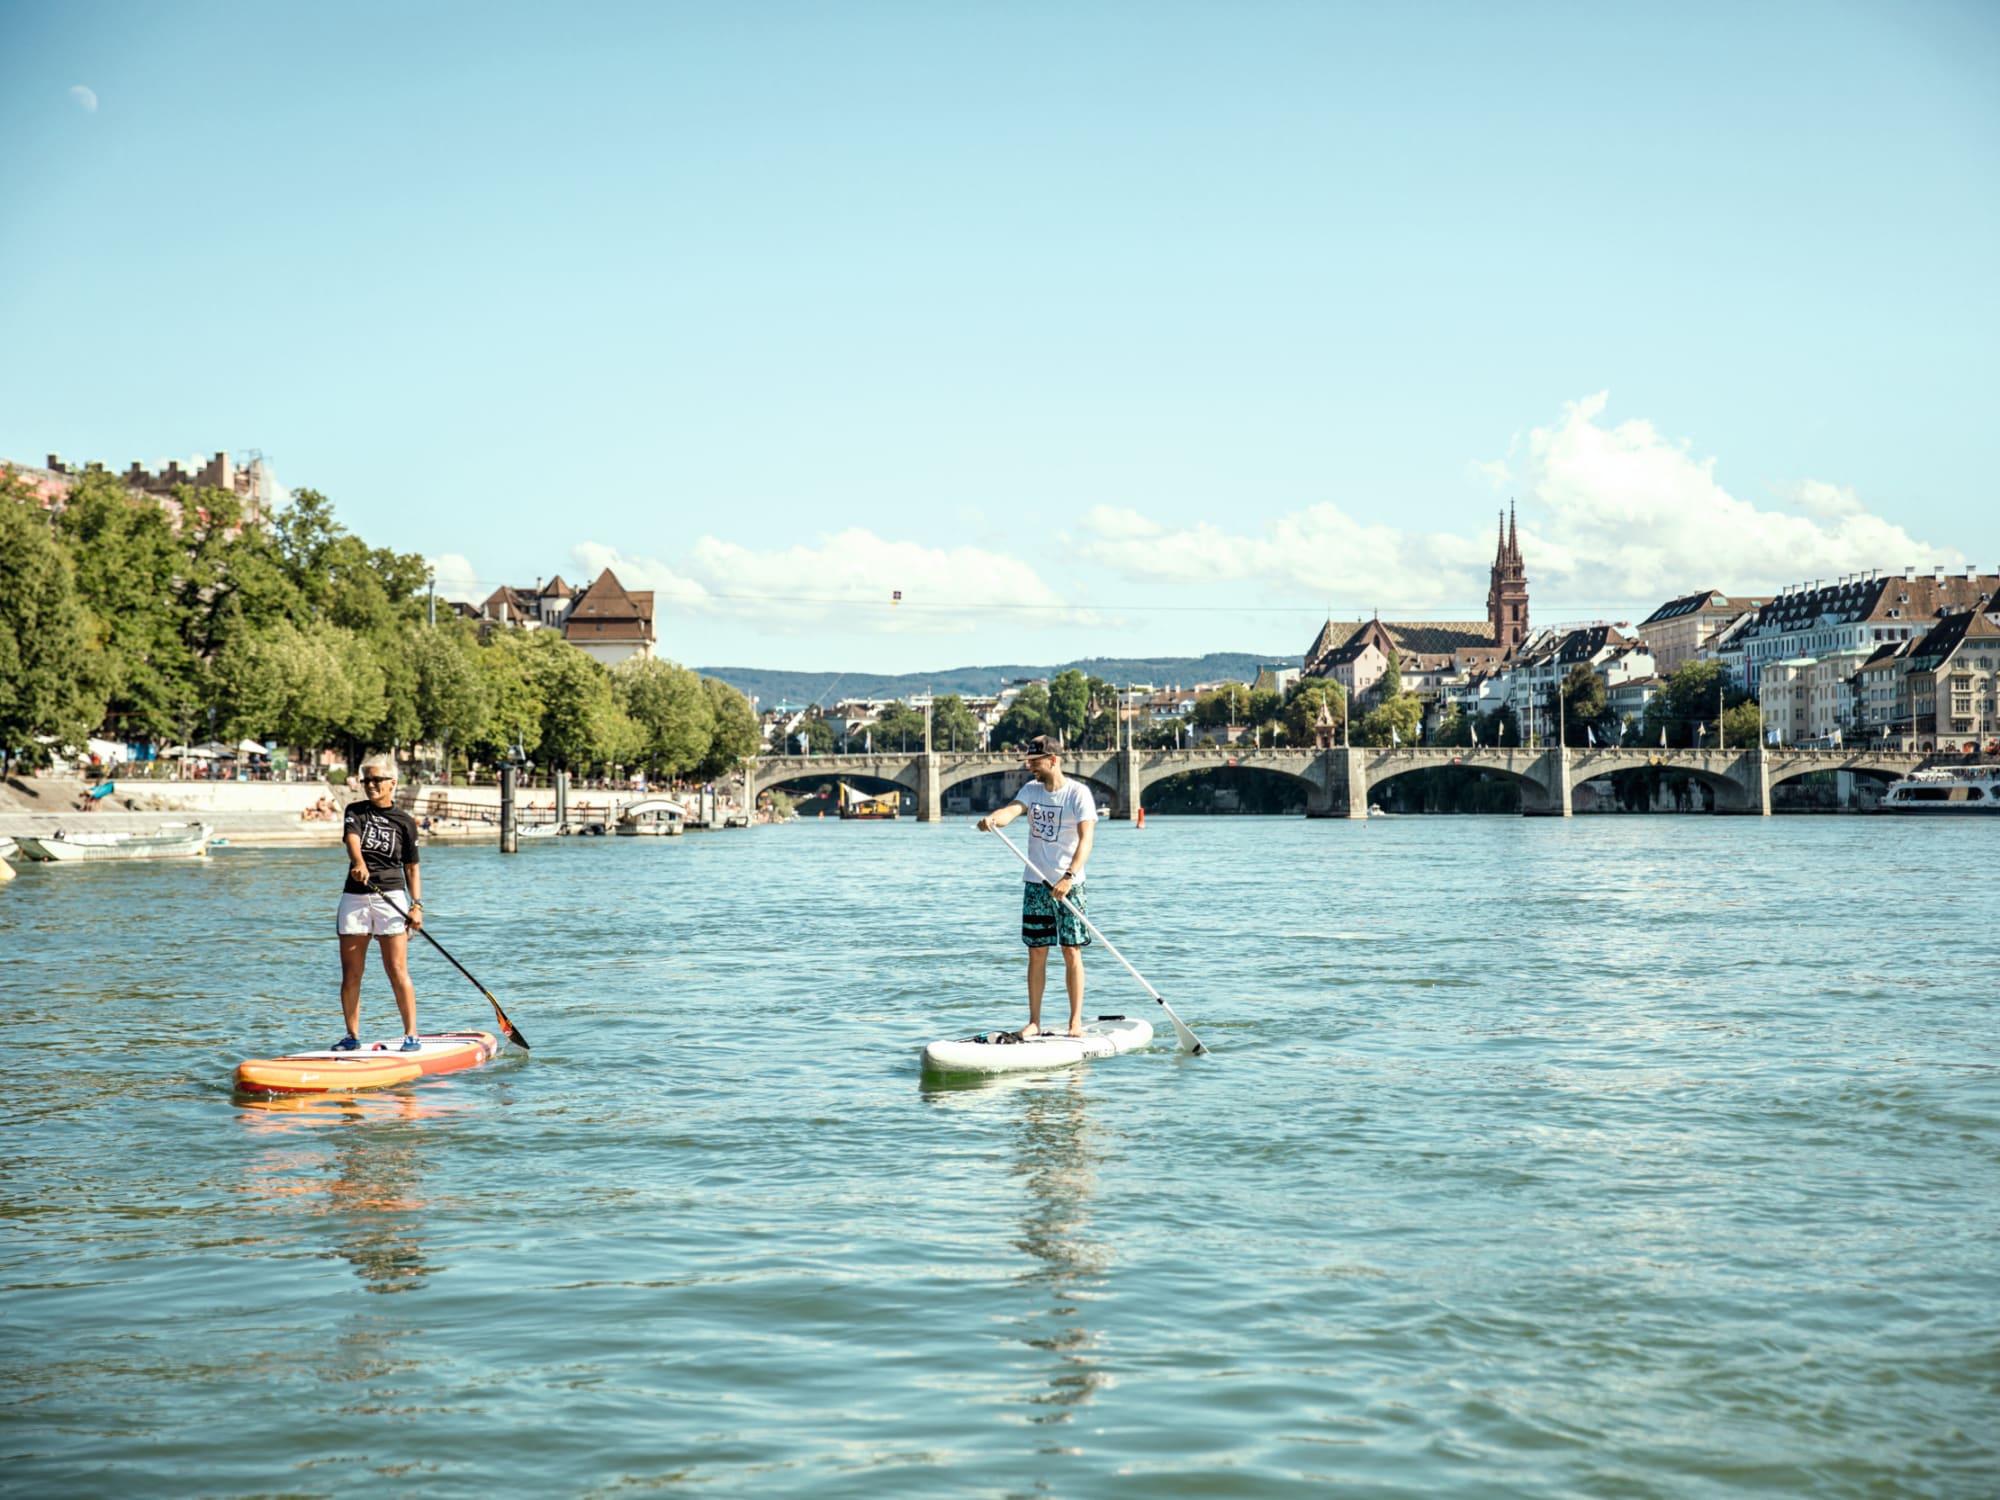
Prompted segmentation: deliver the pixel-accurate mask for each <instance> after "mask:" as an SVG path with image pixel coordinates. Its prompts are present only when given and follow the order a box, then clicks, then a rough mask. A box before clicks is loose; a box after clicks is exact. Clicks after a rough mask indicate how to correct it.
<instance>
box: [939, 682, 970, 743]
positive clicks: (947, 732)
mask: <svg viewBox="0 0 2000 1500" xmlns="http://www.w3.org/2000/svg"><path fill="white" fill-rule="evenodd" d="M931 745H932V746H933V748H935V749H938V750H976V749H978V748H979V721H978V720H977V719H975V718H974V717H973V716H972V710H971V709H969V708H967V707H966V706H965V700H964V699H963V698H961V697H959V695H958V694H957V693H946V694H945V695H944V696H943V697H942V698H939V699H938V700H937V701H936V702H934V703H933V704H932V705H931Z"/></svg>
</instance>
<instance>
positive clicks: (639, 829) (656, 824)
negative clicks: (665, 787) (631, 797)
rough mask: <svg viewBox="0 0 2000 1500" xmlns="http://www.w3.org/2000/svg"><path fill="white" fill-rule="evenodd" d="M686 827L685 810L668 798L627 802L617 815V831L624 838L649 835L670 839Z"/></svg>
mask: <svg viewBox="0 0 2000 1500" xmlns="http://www.w3.org/2000/svg"><path fill="white" fill-rule="evenodd" d="M686 827H687V809H686V808H685V807H683V806H682V805H681V804H680V803H678V802H676V801H674V800H673V799H672V798H670V797H647V798H644V799H643V800H641V801H638V802H629V803H627V804H626V805H625V807H624V808H623V809H622V810H621V811H620V812H619V814H618V824H617V831H618V833H619V834H621V835H623V836H625V837H628V838H629V837H634V836H645V835H650V836H652V837H655V838H672V837H674V836H675V835H676V834H679V833H681V832H683V831H684V830H685V829H686Z"/></svg>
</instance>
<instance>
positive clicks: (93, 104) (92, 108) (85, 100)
mask: <svg viewBox="0 0 2000 1500" xmlns="http://www.w3.org/2000/svg"><path fill="white" fill-rule="evenodd" d="M69 96H70V98H72V99H74V100H75V101H76V102H77V104H78V105H79V106H80V107H81V108H82V110H83V112H84V113H85V114H87V115H94V114H96V113H97V93H96V91H95V90H93V89H87V88H85V87H84V86H83V85H82V84H80V83H79V84H76V85H74V86H72V87H71V89H70V91H69Z"/></svg>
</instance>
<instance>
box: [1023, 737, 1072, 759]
mask: <svg viewBox="0 0 2000 1500" xmlns="http://www.w3.org/2000/svg"><path fill="white" fill-rule="evenodd" d="M1062 747H1063V743H1062V736H1061V735H1059V734H1038V735H1036V736H1035V737H1034V738H1033V739H1031V740H1029V741H1028V743H1027V744H1025V745H1023V746H1022V747H1021V753H1022V754H1023V755H1061V754H1062Z"/></svg>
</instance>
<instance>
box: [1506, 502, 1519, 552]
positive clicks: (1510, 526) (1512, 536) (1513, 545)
mask: <svg viewBox="0 0 2000 1500" xmlns="http://www.w3.org/2000/svg"><path fill="white" fill-rule="evenodd" d="M1507 558H1508V561H1510V562H1519V561H1520V560H1521V538H1520V534H1519V533H1518V532H1517V531H1515V529H1514V502H1513V501H1512V500H1509V501H1508V502H1507Z"/></svg>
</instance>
